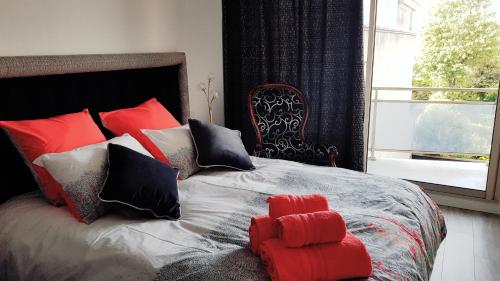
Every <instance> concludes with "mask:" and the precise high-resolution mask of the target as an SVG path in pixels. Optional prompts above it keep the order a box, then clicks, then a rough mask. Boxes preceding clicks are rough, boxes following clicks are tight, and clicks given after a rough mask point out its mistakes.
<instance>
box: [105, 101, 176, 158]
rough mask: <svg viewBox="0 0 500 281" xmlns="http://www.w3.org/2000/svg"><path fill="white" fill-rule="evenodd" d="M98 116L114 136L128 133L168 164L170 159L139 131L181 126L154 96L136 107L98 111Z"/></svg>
mask: <svg viewBox="0 0 500 281" xmlns="http://www.w3.org/2000/svg"><path fill="white" fill-rule="evenodd" d="M99 116H100V117H101V121H102V124H103V125H104V127H106V128H107V129H108V130H110V131H111V132H112V133H113V134H114V135H115V136H121V135H123V134H125V133H128V134H130V135H131V136H132V137H134V138H135V139H136V140H138V141H139V142H140V143H141V144H142V146H144V147H145V148H146V149H147V150H148V151H149V152H150V153H151V154H152V155H153V156H154V157H155V158H156V159H158V160H160V161H162V162H164V163H166V164H169V165H170V161H169V160H168V159H167V157H165V155H164V154H163V153H162V152H161V151H160V149H158V147H156V145H154V143H153V142H152V141H151V140H150V139H149V138H148V137H147V136H146V135H144V134H143V133H142V132H141V129H148V130H159V129H166V128H173V127H180V126H181V124H180V123H179V122H178V121H177V120H175V118H174V116H172V114H171V113H170V112H168V110H167V109H166V108H165V107H163V105H161V103H159V102H158V100H156V98H153V99H150V100H148V101H146V102H145V103H142V104H140V105H138V106H136V107H132V108H125V109H119V110H115V111H110V112H100V113H99Z"/></svg>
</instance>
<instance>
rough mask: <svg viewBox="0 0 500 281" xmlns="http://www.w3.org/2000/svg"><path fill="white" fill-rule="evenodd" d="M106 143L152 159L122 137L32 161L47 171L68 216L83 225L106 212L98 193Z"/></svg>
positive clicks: (130, 139)
mask: <svg viewBox="0 0 500 281" xmlns="http://www.w3.org/2000/svg"><path fill="white" fill-rule="evenodd" d="M108 143H114V144H118V145H122V146H125V147H128V148H130V149H133V150H135V151H137V152H139V153H142V154H144V155H147V156H149V157H153V156H152V155H151V154H150V153H149V152H148V151H147V150H146V149H145V148H144V147H142V145H141V144H140V143H139V142H138V141H137V140H136V139H134V138H133V137H131V136H130V135H128V134H125V135H123V136H121V137H116V138H113V139H111V140H109V141H106V142H101V143H98V144H93V145H89V146H84V147H81V148H77V149H75V150H71V151H67V152H62V153H47V154H43V155H41V156H40V157H38V158H37V159H35V161H33V163H35V164H37V165H39V166H42V167H44V168H45V169H47V171H48V172H49V173H50V175H51V176H52V177H53V178H54V179H55V180H56V181H57V182H58V183H59V184H60V185H61V187H62V189H63V197H64V199H65V201H66V204H67V205H68V208H69V210H70V212H71V214H72V215H73V216H74V217H76V218H77V219H78V220H79V221H81V222H84V223H91V222H93V221H94V220H96V219H97V218H99V217H100V216H102V215H103V214H104V213H105V212H106V209H107V205H106V204H105V203H103V202H102V201H101V200H100V199H99V197H98V194H99V192H100V191H101V189H102V187H103V186H104V183H105V181H106V177H107V173H108V150H107V147H108Z"/></svg>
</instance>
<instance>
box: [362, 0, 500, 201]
mask: <svg viewBox="0 0 500 281" xmlns="http://www.w3.org/2000/svg"><path fill="white" fill-rule="evenodd" d="M377 4H378V0H370V18H369V23H368V42H367V48H368V50H367V59H366V70H365V71H366V72H365V121H364V125H365V126H364V129H363V133H364V136H365V142H364V143H365V144H364V157H365V161H364V171H365V172H366V171H367V162H368V141H369V133H370V132H369V128H370V113H371V112H370V110H371V99H372V97H371V96H372V92H373V91H372V87H373V65H374V62H375V61H374V54H375V36H376V33H377V8H378V6H377ZM365 8H366V7H365ZM499 88H500V84H499ZM498 95H499V96H500V90H499V94H498ZM499 99H500V98H497V110H496V113H495V125H494V128H493V140H492V144H491V152H490V163H489V167H488V175H487V182H486V191H479V190H469V189H462V188H459V187H453V186H446V185H440V184H432V183H426V182H416V181H412V182H414V183H416V184H418V185H419V186H421V187H422V188H424V189H426V190H430V191H432V192H436V193H439V194H443V195H446V194H452V195H456V196H463V197H467V198H478V199H482V200H487V201H489V202H491V201H493V200H496V201H500V181H499V180H498V179H500V112H499V111H500V110H498V109H499V106H500V104H499Z"/></svg>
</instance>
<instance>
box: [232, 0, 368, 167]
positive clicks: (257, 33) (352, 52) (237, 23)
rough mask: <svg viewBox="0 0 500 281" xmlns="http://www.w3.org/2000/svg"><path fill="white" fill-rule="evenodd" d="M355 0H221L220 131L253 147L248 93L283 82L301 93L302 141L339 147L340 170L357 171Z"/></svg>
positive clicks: (359, 75) (358, 29)
mask: <svg viewBox="0 0 500 281" xmlns="http://www.w3.org/2000/svg"><path fill="white" fill-rule="evenodd" d="M362 14H363V12H362V0H223V38H224V102H225V118H226V126H227V127H229V128H233V129H238V130H241V131H242V137H243V140H244V143H245V146H246V147H247V149H249V151H251V150H253V145H254V143H255V133H254V131H253V128H252V126H251V123H250V121H249V118H248V114H247V98H248V93H249V91H250V90H251V89H252V88H253V87H255V86H256V85H258V84H261V83H267V82H284V83H289V84H292V85H295V86H296V87H298V88H299V89H300V90H301V91H302V92H303V93H304V95H305V96H306V99H307V101H308V104H309V108H310V116H309V121H308V124H307V129H306V138H307V140H308V141H311V142H318V143H329V144H334V145H335V146H337V148H338V150H339V153H340V155H339V159H338V162H337V163H338V164H339V166H341V167H345V168H349V169H354V170H362V169H363V161H364V157H363V149H364V148H363V142H364V138H363V119H364V92H363V16H362Z"/></svg>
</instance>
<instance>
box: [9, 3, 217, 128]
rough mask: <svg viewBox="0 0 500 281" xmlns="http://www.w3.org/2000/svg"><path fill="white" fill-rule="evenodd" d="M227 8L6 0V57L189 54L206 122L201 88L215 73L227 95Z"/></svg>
mask: <svg viewBox="0 0 500 281" xmlns="http://www.w3.org/2000/svg"><path fill="white" fill-rule="evenodd" d="M221 9H222V8H221V0H147V1H140V0H43V1H40V0H0V56H25V55H68V54H110V53H142V52H168V51H182V52H186V55H187V62H188V79H189V90H190V101H191V114H192V116H193V117H195V118H200V119H203V120H206V119H208V117H207V113H206V112H207V110H206V104H205V103H204V102H203V96H202V94H201V93H199V91H198V90H197V87H196V85H197V84H198V83H199V82H201V81H202V80H204V79H205V78H206V76H207V75H208V73H213V74H214V76H215V78H216V87H217V90H218V91H219V92H220V93H221V94H222V11H221ZM223 118H224V117H223V112H222V98H221V99H219V101H218V104H217V107H216V114H215V120H216V121H217V123H220V124H223V120H224V119H223Z"/></svg>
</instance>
